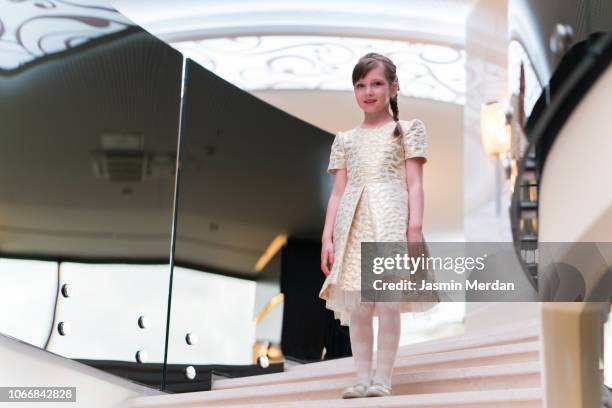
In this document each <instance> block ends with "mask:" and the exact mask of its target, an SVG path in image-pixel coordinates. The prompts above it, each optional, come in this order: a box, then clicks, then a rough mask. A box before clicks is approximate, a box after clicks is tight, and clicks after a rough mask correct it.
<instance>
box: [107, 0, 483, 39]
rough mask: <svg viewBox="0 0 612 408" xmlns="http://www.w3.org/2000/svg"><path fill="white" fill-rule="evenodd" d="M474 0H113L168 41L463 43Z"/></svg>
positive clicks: (147, 27) (116, 5)
mask: <svg viewBox="0 0 612 408" xmlns="http://www.w3.org/2000/svg"><path fill="white" fill-rule="evenodd" d="M473 3H474V0H402V1H397V0H379V1H376V2H375V3H373V2H371V1H360V0H336V1H328V0H307V1H306V0H301V1H299V0H292V1H279V0H260V1H252V0H223V1H220V0H207V1H201V0H174V1H171V2H170V1H166V0H112V1H111V4H113V5H114V6H115V7H116V8H117V9H118V10H119V11H121V12H122V13H123V14H125V15H126V16H128V17H129V18H131V19H132V20H133V21H135V22H136V23H138V24H139V25H140V26H141V27H144V28H145V29H147V30H148V31H150V32H151V33H153V34H155V35H156V36H158V37H159V38H161V39H163V40H165V41H167V42H176V41H186V40H198V39H203V38H218V37H229V36H236V35H240V36H245V35H278V34H283V35H298V34H299V35H332V36H351V37H366V38H387V39H401V40H408V41H413V42H424V43H433V44H441V45H448V46H453V47H463V44H464V42H465V21H466V17H467V15H468V13H469V12H470V9H471V7H472V4H473Z"/></svg>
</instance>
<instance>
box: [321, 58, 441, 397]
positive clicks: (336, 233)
mask: <svg viewBox="0 0 612 408" xmlns="http://www.w3.org/2000/svg"><path fill="white" fill-rule="evenodd" d="M352 79H353V86H354V92H355V98H356V100H357V104H358V105H359V107H360V108H361V109H362V110H363V112H364V118H363V123H362V124H361V125H359V126H358V127H355V128H353V129H351V130H348V131H345V132H339V133H338V134H336V137H335V139H334V142H333V144H332V148H331V155H330V161H329V167H328V169H327V171H328V173H330V174H332V175H334V185H333V190H332V193H331V196H330V198H329V203H328V205H327V215H326V217H325V227H324V229H323V237H322V250H321V270H322V271H323V273H324V274H325V275H326V276H327V278H326V279H325V282H324V283H323V286H322V288H321V292H320V293H319V297H320V298H322V299H325V300H326V307H327V308H328V309H331V310H333V311H334V316H335V317H336V318H337V319H340V323H341V324H342V325H349V326H350V328H349V331H350V339H351V348H352V351H353V358H354V361H355V369H356V374H357V375H356V380H355V384H354V385H353V386H350V387H348V388H346V389H345V390H344V392H343V393H342V398H355V397H365V396H385V395H391V375H392V371H393V366H394V364H395V358H396V355H397V350H398V346H399V340H400V330H401V320H400V314H401V312H408V311H413V312H414V311H424V310H427V309H429V308H431V307H432V306H433V304H431V303H426V302H422V303H421V302H361V293H360V289H361V288H360V286H361V280H360V279H361V275H360V273H361V242H406V241H407V242H410V243H411V245H413V244H416V245H417V246H418V245H421V244H420V243H422V242H423V235H422V220H423V202H424V198H423V187H422V167H423V164H424V163H425V162H426V161H427V159H426V147H427V140H426V133H425V126H424V125H423V122H421V121H420V120H419V119H413V120H408V121H404V120H399V118H398V116H399V111H398V105H397V95H398V91H399V83H398V79H397V75H396V67H395V65H394V64H393V62H392V61H391V60H390V59H389V58H387V57H385V56H383V55H380V54H377V53H368V54H366V55H364V56H363V57H362V58H361V59H360V60H359V62H358V63H357V64H356V65H355V67H354V69H353V78H352ZM389 106H390V107H391V111H392V114H391V113H390V112H389ZM408 209H410V211H408ZM408 213H410V216H409V217H408ZM328 264H330V265H331V270H330V267H329V265H328ZM375 314H376V315H378V318H379V328H378V351H377V364H376V371H375V373H374V375H372V347H373V325H372V318H373V316H374V315H375Z"/></svg>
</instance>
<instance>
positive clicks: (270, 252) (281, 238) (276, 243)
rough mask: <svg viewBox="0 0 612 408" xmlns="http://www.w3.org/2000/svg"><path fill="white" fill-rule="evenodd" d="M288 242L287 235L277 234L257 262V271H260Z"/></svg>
mask: <svg viewBox="0 0 612 408" xmlns="http://www.w3.org/2000/svg"><path fill="white" fill-rule="evenodd" d="M286 243H287V236H286V235H277V236H276V238H274V239H273V240H272V242H271V243H270V245H268V248H267V249H266V251H265V252H264V253H263V255H262V256H261V257H259V259H258V260H257V262H256V263H255V271H257V272H260V271H261V270H262V269H263V268H265V266H266V265H267V264H268V262H270V260H271V259H272V258H274V255H276V253H277V252H278V251H279V250H280V249H281V248H282V247H283V246H284V245H285V244H286Z"/></svg>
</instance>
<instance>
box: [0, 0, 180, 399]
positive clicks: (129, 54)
mask: <svg viewBox="0 0 612 408" xmlns="http://www.w3.org/2000/svg"><path fill="white" fill-rule="evenodd" d="M33 3H34V2H14V3H9V4H7V5H6V7H5V5H3V6H2V8H3V9H2V16H1V17H0V19H1V20H2V27H3V30H2V36H0V41H1V45H0V67H1V68H0V101H2V102H1V103H0V139H1V140H2V144H1V146H2V148H1V149H0V214H1V216H0V282H1V284H0V309H1V310H2V312H1V314H0V332H1V333H3V334H5V335H10V336H13V337H16V338H18V339H21V340H24V341H27V342H29V343H31V344H33V345H36V346H38V347H41V348H45V349H47V350H49V351H52V352H54V353H57V354H60V355H62V356H66V357H69V358H73V359H77V360H79V361H83V362H86V363H88V364H91V365H93V366H96V367H99V368H103V369H105V370H107V371H110V372H112V373H115V374H118V375H122V376H126V377H128V378H131V379H133V380H136V381H139V382H143V383H146V384H149V385H151V386H153V387H157V388H159V387H161V383H162V367H163V362H164V346H165V330H166V316H167V315H166V312H167V299H168V283H169V273H170V268H169V254H170V238H171V224H172V206H173V194H174V169H175V162H176V146H177V134H178V118H179V116H178V115H179V103H180V84H181V68H182V56H181V55H180V54H179V53H178V52H176V51H175V50H173V49H172V48H171V47H169V46H168V45H166V44H165V43H163V42H162V41H160V40H158V39H156V38H154V37H153V36H151V35H149V34H148V33H146V32H145V31H144V30H142V29H140V28H137V27H133V26H131V25H130V23H129V21H127V20H126V19H125V18H124V17H123V16H121V15H120V14H119V13H117V12H114V11H113V10H112V9H109V8H105V7H103V8H92V7H79V6H78V2H72V3H73V5H68V4H63V3H62V2H57V3H55V2H53V1H48V2H45V3H44V4H45V5H46V6H48V7H50V8H53V9H56V8H57V9H59V8H62V7H63V8H65V9H66V10H63V9H62V11H64V14H65V15H64V17H63V20H62V21H55V20H53V19H51V18H48V17H45V15H44V13H45V12H46V10H47V9H45V8H44V7H41V6H36V5H35V4H33ZM88 4H89V3H88ZM54 11H55V12H56V13H57V12H58V10H54ZM28 12H31V13H32V14H31V16H30V17H31V18H32V19H33V21H38V22H40V24H38V25H35V24H33V23H27V24H26V23H24V22H23V21H21V20H19V19H12V18H13V17H14V16H17V15H20V16H22V17H23V15H24V13H28ZM11 13H13V14H11ZM68 15H69V16H68ZM22 20H25V19H22ZM47 20H48V21H47ZM43 23H44V24H43ZM19 27H21V34H22V37H21V39H22V43H21V44H20V43H17V42H15V38H16V37H15V33H16V30H17V29H18V28H19ZM36 30H38V31H36ZM62 30H63V31H62ZM71 30H73V31H71ZM84 30H85V31H84ZM86 30H90V31H86ZM60 33H61V35H60ZM77 34H78V35H77ZM58 37H61V38H58ZM36 39H39V41H38V42H37V41H35V40H36ZM52 39H54V40H55V42H53V41H52ZM58 44H60V45H61V44H64V45H66V44H68V47H64V49H62V48H61V47H58V46H57V45H58ZM37 47H38V48H37ZM16 52H19V54H18V55H19V56H22V57H23V58H19V59H17V60H15V59H12V58H13V57H14V55H15V53H16ZM15 61H17V62H15Z"/></svg>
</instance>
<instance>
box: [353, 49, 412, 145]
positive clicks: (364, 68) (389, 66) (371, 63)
mask: <svg viewBox="0 0 612 408" xmlns="http://www.w3.org/2000/svg"><path fill="white" fill-rule="evenodd" d="M378 64H382V66H383V68H384V71H385V77H386V78H387V81H388V82H389V84H390V85H393V83H394V82H398V79H397V73H396V66H395V64H394V63H393V61H391V60H390V59H389V58H388V57H385V56H384V55H381V54H378V53H375V52H369V53H367V54H366V55H364V56H363V57H361V58H359V61H358V62H357V64H356V65H355V68H353V86H355V83H356V82H357V81H359V80H360V79H361V78H363V77H364V76H366V75H367V74H368V72H370V71H371V70H372V69H374V68H376V67H377V66H378ZM398 86H399V83H398ZM397 95H398V94H396V95H395V96H394V97H391V98H390V99H389V105H391V112H393V120H394V121H395V129H394V130H393V135H394V136H395V137H399V136H401V135H402V134H403V131H402V127H401V126H400V123H399V108H398V106H397Z"/></svg>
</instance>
